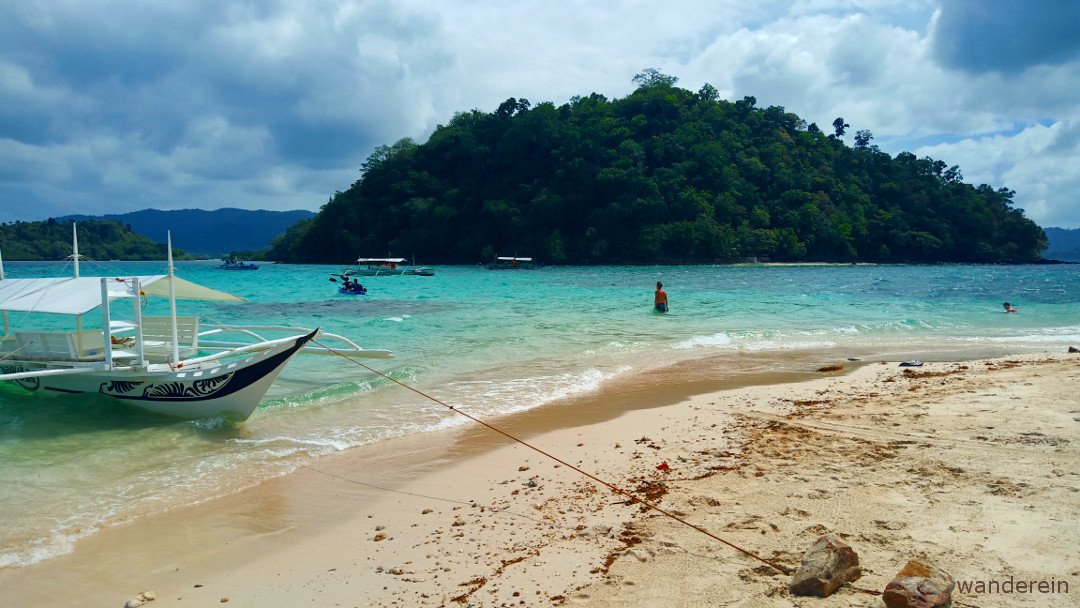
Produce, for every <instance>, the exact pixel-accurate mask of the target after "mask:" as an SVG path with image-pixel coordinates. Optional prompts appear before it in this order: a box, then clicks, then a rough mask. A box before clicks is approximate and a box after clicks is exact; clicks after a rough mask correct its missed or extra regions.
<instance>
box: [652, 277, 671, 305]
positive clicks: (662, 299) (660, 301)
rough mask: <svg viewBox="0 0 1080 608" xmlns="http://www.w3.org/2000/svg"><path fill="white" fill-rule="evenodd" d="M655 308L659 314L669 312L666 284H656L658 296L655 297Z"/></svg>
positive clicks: (658, 282)
mask: <svg viewBox="0 0 1080 608" xmlns="http://www.w3.org/2000/svg"><path fill="white" fill-rule="evenodd" d="M653 306H655V307H656V310H657V311H659V312H667V311H668V307H667V292H666V291H664V284H663V283H661V282H660V281H657V282H656V294H655V295H654V296H653Z"/></svg>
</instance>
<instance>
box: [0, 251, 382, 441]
mask: <svg viewBox="0 0 1080 608" xmlns="http://www.w3.org/2000/svg"><path fill="white" fill-rule="evenodd" d="M75 243H76V244H75V246H74V249H75V257H74V260H75V263H74V276H72V277H57V278H37V279H32V278H26V279H10V278H5V277H4V270H3V261H2V258H0V313H2V316H3V330H4V331H3V335H2V336H0V380H6V381H12V382H14V383H16V384H18V385H19V386H21V387H23V388H24V389H26V390H29V391H33V392H40V393H46V394H54V395H76V394H96V395H104V396H108V397H112V398H113V399H115V400H117V402H118V403H123V404H126V405H129V406H132V407H136V408H140V409H143V410H146V411H150V412H155V413H158V414H164V415H167V416H174V417H178V418H187V419H194V418H208V417H216V416H223V417H226V418H229V419H232V420H246V419H247V418H248V417H249V416H251V414H252V412H254V411H255V408H256V407H257V406H258V405H259V401H260V400H262V398H263V396H264V395H265V394H266V391H267V390H268V389H269V388H270V385H271V384H272V383H273V382H274V379H275V378H277V376H278V374H279V373H281V370H282V369H284V368H285V366H286V365H287V364H288V362H289V361H290V360H291V359H292V358H293V357H294V356H295V355H298V354H318V355H344V356H346V357H380V358H381V357H390V356H392V355H391V353H390V352H389V351H385V350H374V349H365V348H362V347H360V346H359V345H357V344H356V343H354V342H352V341H351V340H349V339H347V338H344V337H342V336H339V335H336V334H331V333H325V332H323V331H322V330H321V329H319V328H304V327H286V326H275V325H259V326H254V325H243V326H241V325H224V324H222V325H212V324H203V323H202V322H201V320H200V319H199V317H197V316H178V315H177V312H176V302H177V300H209V301H219V302H230V301H231V302H240V301H243V300H242V298H239V297H237V296H234V295H232V294H228V293H225V292H223V291H218V290H215V289H210V288H208V287H204V286H202V285H197V284H195V283H192V282H190V281H186V280H184V279H181V278H179V277H177V276H175V274H174V272H173V262H172V237H171V235H170V237H169V244H168V270H167V273H166V274H163V275H144V276H97V277H83V276H80V274H79V262H78V259H79V258H78V244H77V243H78V242H77V240H76V241H75ZM155 296H160V297H166V298H168V300H169V311H170V313H169V315H168V316H144V315H143V314H142V304H143V300H144V299H146V298H150V297H155ZM121 303H123V304H127V306H122V307H121V306H115V305H114V304H121ZM96 309H100V313H101V317H100V326H98V327H96V328H95V327H92V328H86V327H84V316H85V315H87V314H88V313H90V312H92V311H94V310H96ZM11 312H18V313H48V314H50V315H64V316H67V317H69V318H72V319H73V321H74V327H75V328H74V331H55V330H50V331H39V329H40V328H39V327H35V326H34V325H30V326H29V327H28V330H26V331H14V332H12V331H10V328H9V313H11ZM126 315H130V316H126ZM122 316H125V318H121V317H122ZM19 318H20V319H27V320H28V321H30V322H33V321H32V319H28V315H26V314H20V315H19ZM23 322H24V323H25V322H26V321H23ZM95 325H97V323H95ZM274 334H277V335H278V336H281V337H272V336H273V335H274ZM316 340H319V341H322V340H327V341H332V342H331V345H332V346H323V345H322V344H319V343H318V342H316Z"/></svg>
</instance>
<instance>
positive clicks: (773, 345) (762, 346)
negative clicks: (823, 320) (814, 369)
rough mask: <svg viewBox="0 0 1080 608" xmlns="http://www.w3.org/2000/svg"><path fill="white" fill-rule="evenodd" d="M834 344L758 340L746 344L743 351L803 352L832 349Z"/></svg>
mask: <svg viewBox="0 0 1080 608" xmlns="http://www.w3.org/2000/svg"><path fill="white" fill-rule="evenodd" d="M834 346H836V342H831V341H829V340H759V341H757V342H747V343H746V344H743V345H742V346H741V347H740V348H742V349H743V350H803V349H812V348H832V347H834Z"/></svg>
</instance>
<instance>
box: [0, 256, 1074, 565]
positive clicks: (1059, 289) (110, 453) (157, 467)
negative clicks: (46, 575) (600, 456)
mask: <svg viewBox="0 0 1080 608" xmlns="http://www.w3.org/2000/svg"><path fill="white" fill-rule="evenodd" d="M341 269H342V268H341V267H330V266H302V265H264V266H262V268H261V269H260V270H258V271H253V272H238V271H228V272H226V271H220V270H217V269H215V268H213V267H212V264H211V263H209V262H190V263H180V264H178V265H177V273H178V274H179V275H180V276H182V277H184V278H186V279H189V280H192V281H195V282H197V283H201V284H205V285H208V286H211V287H215V288H219V289H223V290H225V291H229V292H231V293H234V294H236V295H239V296H241V297H244V298H245V299H246V300H247V301H246V302H244V303H240V304H195V305H188V304H181V314H200V315H201V316H202V317H203V318H204V319H205V320H208V321H220V322H227V323H254V324H264V325H265V324H292V325H300V326H306V327H315V326H320V327H322V328H323V329H324V330H326V331H331V332H334V333H339V334H342V335H344V336H346V337H349V338H350V339H353V340H354V341H355V342H357V343H359V344H361V345H363V346H367V347H371V348H387V349H390V350H392V351H394V352H395V354H396V357H395V358H394V359H390V360H366V361H365V363H367V364H369V365H371V366H372V367H375V368H376V369H379V370H381V371H384V372H386V373H389V374H390V375H392V376H393V377H394V378H396V379H398V380H401V381H403V382H406V383H409V384H412V385H414V386H417V387H419V388H421V389H423V390H426V391H428V392H430V393H432V394H435V395H436V396H438V397H440V398H442V399H443V400H445V401H447V402H450V403H453V404H456V405H459V406H461V407H463V408H467V409H468V410H469V411H470V412H473V413H476V414H478V415H482V416H490V415H493V414H498V413H506V412H513V411H521V410H525V409H529V408H533V407H537V406H539V405H541V404H544V403H547V402H549V401H552V400H554V399H558V398H560V397H563V396H567V395H572V394H576V393H581V392H585V391H590V390H594V389H596V388H597V387H599V386H601V385H602V384H603V383H604V382H606V381H610V380H612V379H615V378H620V377H626V376H628V375H631V374H635V373H638V372H641V371H642V370H645V369H650V368H654V367H660V366H667V365H672V364H675V363H679V362H683V361H687V360H693V359H698V358H705V357H709V358H715V357H728V356H729V357H730V358H731V361H732V366H737V365H738V364H739V357H740V355H742V354H745V353H747V352H754V353H757V354H765V355H768V354H769V353H773V352H775V353H776V361H777V364H776V365H777V366H783V365H790V361H791V358H790V357H786V356H785V355H786V354H789V353H793V352H806V351H813V352H815V353H816V354H817V355H818V356H817V359H818V360H821V361H834V360H837V359H839V360H843V359H842V357H847V356H854V357H859V358H864V359H910V358H922V359H933V358H944V357H954V358H955V357H957V356H962V355H964V354H967V355H969V356H985V355H1004V354H1012V353H1021V352H1033V351H1044V350H1049V351H1053V352H1062V351H1064V350H1065V349H1066V348H1067V346H1069V345H1080V313H1078V311H1080V308H1078V306H1077V304H1078V303H1080V268H1078V267H1075V266H694V267H663V266H649V267H548V268H545V269H542V270H538V271H489V270H486V269H484V268H481V267H436V268H435V270H436V276H434V277H400V276H399V277H366V278H364V279H362V281H363V283H364V284H365V286H367V287H368V288H369V289H370V291H369V294H368V295H367V296H346V295H340V294H338V293H337V291H336V288H337V285H335V284H334V283H330V282H329V281H328V277H329V275H330V273H332V272H338V271H340V270H341ZM6 271H7V274H8V276H9V277H30V276H60V275H69V274H70V273H71V268H70V267H69V266H64V265H61V264H48V263H42V264H29V263H24V264H11V263H8V264H7V265H6ZM163 271H164V266H163V264H161V263H112V264H107V265H105V266H100V265H96V266H95V265H88V264H84V265H83V268H82V273H83V275H84V276H86V275H93V274H125V275H130V274H157V273H161V272H163ZM365 279H366V280H365ZM657 280H662V281H664V283H665V287H666V289H667V291H668V293H669V295H670V301H671V312H670V313H668V314H658V313H654V312H653V311H652V308H651V303H652V291H653V288H654V285H655V283H656V281H657ZM1006 300H1008V301H1009V302H1011V303H1012V304H1013V305H1015V306H1017V307H1018V308H1019V311H1020V312H1019V313H1018V314H1004V312H1003V309H1002V307H1001V303H1002V302H1003V301H1006ZM166 312H167V306H166V304H165V303H163V302H152V303H150V304H149V306H148V309H147V311H146V312H145V314H166ZM91 316H92V315H91ZM11 321H12V323H14V324H18V325H20V326H27V325H37V326H49V325H50V324H52V325H55V324H56V323H57V322H58V319H57V318H51V319H50V318H40V317H37V316H26V315H18V314H13V315H12V316H11ZM88 324H92V321H91V320H90V319H89V317H88ZM462 423H463V422H462V420H461V419H460V418H454V417H452V416H451V415H450V414H448V413H447V412H446V411H444V410H443V409H442V408H441V407H440V406H437V405H434V404H431V403H430V402H426V401H424V400H423V399H422V398H420V397H419V396H416V395H414V394H412V393H410V392H407V391H404V390H403V389H401V388H399V387H396V386H394V385H393V384H391V383H389V382H388V381H386V380H384V379H381V378H379V377H378V376H375V375H374V374H371V373H370V372H367V371H365V370H363V369H361V368H358V367H356V366H354V365H351V364H349V363H348V362H346V361H343V360H340V359H337V358H332V357H302V358H299V359H297V360H295V361H294V363H292V364H291V365H290V366H289V368H287V369H286V371H285V372H284V373H283V374H282V376H281V377H280V378H279V380H278V381H277V383H275V385H274V386H273V387H272V388H271V390H270V392H269V393H268V395H267V397H266V399H265V400H264V401H263V403H262V404H261V405H260V407H259V409H258V410H257V411H256V413H255V414H254V415H253V416H252V417H251V418H250V419H249V420H248V421H247V422H245V423H244V424H242V425H231V424H224V423H222V421H220V420H197V421H174V420H168V419H162V418H157V417H153V416H150V415H146V414H141V413H137V412H132V411H128V410H124V409H122V408H118V407H117V405H116V404H115V403H114V402H112V401H110V400H108V399H104V398H97V397H77V398H72V397H59V396H48V395H38V394H31V393H26V392H23V391H22V390H21V389H19V388H18V387H15V386H11V385H9V384H7V383H3V385H2V386H0V567H4V566H9V567H17V566H22V565H27V564H31V563H35V562H37V561H40V560H43V559H48V558H49V557H52V556H55V555H59V554H62V553H64V552H67V551H70V550H71V549H72V547H73V543H74V541H75V540H77V539H78V538H80V537H82V536H85V535H87V534H91V533H93V532H94V531H95V530H98V529H100V528H102V527H105V526H109V525H114V524H116V523H117V522H122V521H126V520H129V519H131V518H135V517H138V516H140V515H143V514H146V513H151V512H155V511H160V510H163V509H166V508H170V507H173V506H176V505H178V504H190V503H193V502H197V501H201V500H205V499H207V498H209V497H212V496H215V495H220V494H222V493H225V492H230V491H234V490H237V489H239V488H243V487H246V486H249V485H251V484H253V483H257V482H258V481H259V480H262V479H266V478H268V477H271V476H275V475H280V474H284V473H287V472H289V471H291V470H294V469H295V468H296V467H297V466H300V465H301V464H303V463H304V462H308V461H309V460H310V459H311V458H315V457H318V456H321V455H325V454H329V453H332V452H336V451H340V450H344V449H347V448H349V447H352V446H357V445H362V444H368V443H372V442H377V441H380V440H384V439H387V438H390V437H396V436H400V435H403V434H409V433H420V432H425V431H429V430H432V429H437V428H445V427H449V426H453V425H457V424H462Z"/></svg>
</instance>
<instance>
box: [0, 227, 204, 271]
mask: <svg viewBox="0 0 1080 608" xmlns="http://www.w3.org/2000/svg"><path fill="white" fill-rule="evenodd" d="M71 224H72V222H71V221H70V220H68V221H58V220H56V219H49V220H45V221H40V222H13V223H10V224H0V254H2V255H3V257H4V260H8V261H17V260H63V259H65V258H67V257H70V256H71V243H72V241H71ZM79 255H80V257H84V258H88V259H91V260H164V259H165V257H166V247H165V245H163V244H161V243H155V242H154V241H152V240H150V239H148V238H146V237H145V236H142V235H141V234H137V233H135V232H133V231H132V230H131V227H130V226H126V225H124V224H121V223H120V222H117V221H112V220H86V221H81V222H79ZM173 255H174V257H175V258H176V259H184V258H186V257H187V255H186V254H185V253H184V252H183V251H181V250H178V249H174V250H173Z"/></svg>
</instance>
